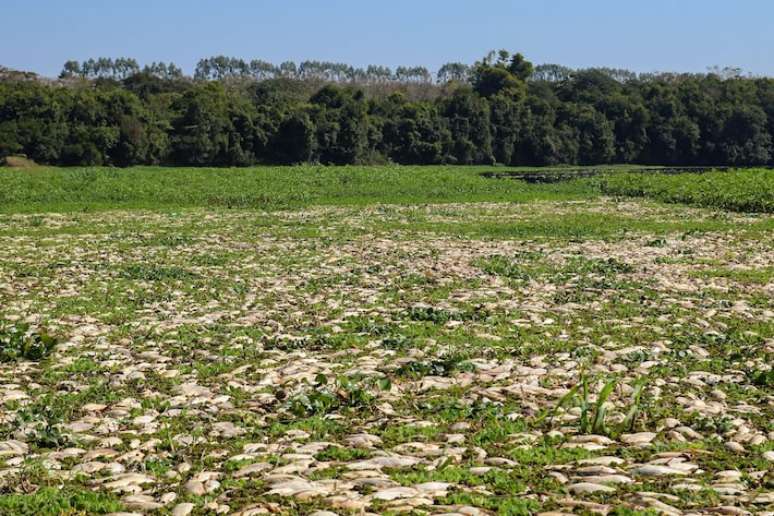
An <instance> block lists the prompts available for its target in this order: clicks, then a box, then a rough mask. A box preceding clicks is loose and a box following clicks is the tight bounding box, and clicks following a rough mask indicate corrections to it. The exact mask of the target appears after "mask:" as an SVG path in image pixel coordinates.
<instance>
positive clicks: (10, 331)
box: [0, 322, 58, 362]
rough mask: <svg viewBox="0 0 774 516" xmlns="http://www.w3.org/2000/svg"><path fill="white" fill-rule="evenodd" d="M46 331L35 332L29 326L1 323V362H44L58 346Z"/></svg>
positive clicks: (55, 340)
mask: <svg viewBox="0 0 774 516" xmlns="http://www.w3.org/2000/svg"><path fill="white" fill-rule="evenodd" d="M57 342H58V341H57V339H56V338H55V337H53V336H51V335H49V334H48V333H47V332H46V331H45V330H37V331H33V330H32V329H31V328H30V325H28V324H11V323H3V322H0V362H13V361H16V360H31V361H35V362H39V361H40V360H43V359H44V358H46V357H47V356H48V355H50V354H51V352H52V351H53V350H54V348H55V347H56V345H57Z"/></svg>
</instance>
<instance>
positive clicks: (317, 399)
mask: <svg viewBox="0 0 774 516" xmlns="http://www.w3.org/2000/svg"><path fill="white" fill-rule="evenodd" d="M377 388H378V389H381V390H389V389H390V388H392V383H391V382H390V380H389V379H388V378H384V377H383V378H365V377H347V376H339V377H337V378H336V379H335V380H334V381H332V382H330V381H329V380H328V377H327V376H326V375H324V374H322V373H320V374H318V375H317V377H316V378H315V381H314V384H313V385H312V389H311V390H310V391H309V392H303V393H301V394H298V395H296V396H294V397H293V398H291V399H290V400H289V401H288V403H287V408H288V410H289V411H290V412H291V413H293V414H294V415H296V416H298V417H311V416H316V415H324V414H329V413H331V412H335V411H337V410H340V409H345V408H349V409H355V410H361V409H367V408H370V407H372V406H373V404H374V402H375V400H376V396H375V395H374V394H373V391H374V390H375V389H377Z"/></svg>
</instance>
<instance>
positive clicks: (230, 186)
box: [0, 166, 595, 212]
mask: <svg viewBox="0 0 774 516" xmlns="http://www.w3.org/2000/svg"><path fill="white" fill-rule="evenodd" d="M491 168H492V167H441V166H438V167H401V166H381V167H373V166H372V167H357V166H353V167H316V166H298V167H255V168H236V169H222V168H219V169H216V168H158V167H136V168H127V169H114V168H51V167H47V168H40V169H36V170H34V171H28V170H12V169H8V170H3V171H2V172H1V173H0V210H2V211H3V212H46V211H79V210H87V209H88V210H104V209H111V208H122V209H129V208H178V207H196V206H200V207H201V206H206V207H227V208H261V209H280V208H293V207H305V206H312V205H367V204H376V203H386V204H422V203H449V202H483V201H498V202H526V201H533V200H567V199H582V198H587V197H589V196H593V195H594V194H595V192H594V189H593V188H592V187H591V186H589V185H588V184H585V183H581V182H577V181H576V182H567V183H559V184H553V185H529V184H526V183H524V182H522V181H513V180H493V179H486V178H484V177H482V176H481V175H480V174H481V172H484V171H486V170H490V169H491Z"/></svg>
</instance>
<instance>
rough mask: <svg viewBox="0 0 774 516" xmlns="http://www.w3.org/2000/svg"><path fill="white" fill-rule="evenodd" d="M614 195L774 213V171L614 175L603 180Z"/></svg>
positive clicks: (605, 187) (605, 186)
mask: <svg viewBox="0 0 774 516" xmlns="http://www.w3.org/2000/svg"><path fill="white" fill-rule="evenodd" d="M601 185H602V191H603V192H605V193H607V194H612V195H626V196H635V197H650V198H653V199H656V200H659V201H663V202H671V203H684V204H690V205H693V206H702V207H708V208H717V209H722V210H730V211H740V212H759V213H772V212H774V171H772V170H766V169H760V170H744V171H734V172H709V173H706V174H676V175H662V174H646V173H629V174H612V175H608V176H606V177H605V178H604V179H603V180H602V181H601Z"/></svg>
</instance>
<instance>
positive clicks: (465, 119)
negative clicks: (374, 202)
mask: <svg viewBox="0 0 774 516" xmlns="http://www.w3.org/2000/svg"><path fill="white" fill-rule="evenodd" d="M61 77H62V79H63V82H62V83H57V84H49V83H43V82H37V81H31V80H15V79H13V78H5V79H0V159H2V158H4V157H7V156H10V155H15V154H25V155H27V156H28V157H29V158H31V159H32V160H34V161H35V162H37V163H41V164H52V165H70V166H74V165H81V166H86V165H117V166H130V165H151V164H165V165H190V166H205V165H209V166H219V167H233V166H246V165H254V164H259V163H267V164H298V163H322V164H340V165H347V164H348V165H354V164H362V163H372V164H381V163H387V162H394V163H401V164H485V165H490V164H493V163H498V164H502V165H510V166H515V165H556V164H564V163H578V164H600V163H611V162H616V163H659V164H668V165H705V166H706V165H721V164H723V165H730V166H742V165H745V166H749V165H763V164H772V163H774V161H773V160H774V144H772V133H773V132H774V129H772V128H774V108H772V102H774V79H768V78H742V77H738V76H736V77H734V78H733V79H728V78H722V77H720V76H719V75H717V74H714V73H710V74H706V75H682V76H680V80H674V76H671V75H653V74H651V75H641V76H637V74H634V73H632V72H628V71H626V70H615V69H609V68H595V69H587V70H569V69H567V68H564V67H561V66H558V65H541V66H539V67H537V68H536V67H534V66H533V65H532V63H530V62H529V61H528V60H527V59H526V58H525V57H524V56H523V55H521V54H518V53H516V54H513V55H512V54H511V53H510V52H507V51H504V50H501V51H499V52H492V53H490V54H489V55H488V56H486V57H484V58H483V59H482V60H480V61H479V62H477V63H475V64H474V65H473V66H470V67H468V66H466V65H464V64H461V63H448V64H446V65H444V66H443V67H442V68H441V69H440V70H439V72H438V84H433V83H432V81H431V76H430V73H429V72H428V71H427V69H425V68H424V67H421V66H420V67H403V66H402V67H399V68H397V69H396V70H395V71H393V70H390V69H389V68H387V67H379V66H370V67H368V69H366V70H363V69H356V68H353V67H351V66H348V65H345V64H343V63H327V62H326V63H323V62H317V61H305V62H303V63H300V64H298V65H297V64H296V63H292V62H286V63H282V64H281V65H273V64H271V63H266V62H264V61H260V60H253V61H249V62H248V61H245V60H243V59H238V58H233V57H227V56H214V57H210V58H206V59H202V60H201V61H200V62H199V64H198V65H197V67H196V72H195V74H194V77H193V80H192V79H190V78H185V77H183V76H182V73H181V71H180V69H179V68H178V67H177V66H175V65H174V64H171V63H170V64H166V63H152V64H150V65H147V66H145V67H143V68H140V66H139V65H138V63H137V62H136V61H134V60H133V59H128V58H118V59H110V58H99V59H90V60H88V61H85V62H82V63H81V62H77V61H68V62H67V63H65V65H64V69H63V71H62V74H61Z"/></svg>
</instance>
